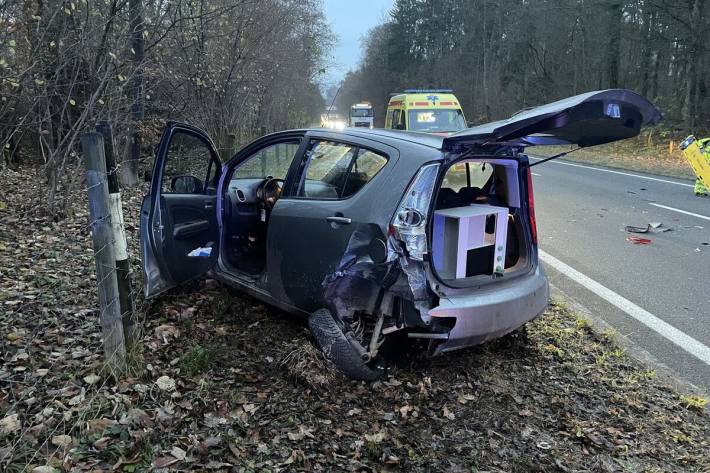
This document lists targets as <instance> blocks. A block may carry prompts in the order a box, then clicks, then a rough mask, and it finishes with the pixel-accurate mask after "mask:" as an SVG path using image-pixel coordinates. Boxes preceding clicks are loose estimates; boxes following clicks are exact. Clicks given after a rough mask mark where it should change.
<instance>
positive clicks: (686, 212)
mask: <svg viewBox="0 0 710 473" xmlns="http://www.w3.org/2000/svg"><path fill="white" fill-rule="evenodd" d="M648 205H653V206H654V207H658V208H661V209H666V210H670V211H671V212H678V213H680V214H685V215H690V216H691V217H696V218H702V219H703V220H710V217H708V216H706V215H701V214H696V213H695V212H690V211H688V210H683V209H677V208H675V207H671V206H669V205H663V204H657V203H655V202H649V203H648Z"/></svg>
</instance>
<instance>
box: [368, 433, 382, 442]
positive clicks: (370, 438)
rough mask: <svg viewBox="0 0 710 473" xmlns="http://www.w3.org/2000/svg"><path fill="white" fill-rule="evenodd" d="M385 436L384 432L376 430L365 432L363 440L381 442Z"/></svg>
mask: <svg viewBox="0 0 710 473" xmlns="http://www.w3.org/2000/svg"><path fill="white" fill-rule="evenodd" d="M386 436H387V434H386V433H385V432H377V433H374V434H371V435H368V434H365V440H367V441H368V442H373V443H382V441H383V440H384V439H385V437H386Z"/></svg>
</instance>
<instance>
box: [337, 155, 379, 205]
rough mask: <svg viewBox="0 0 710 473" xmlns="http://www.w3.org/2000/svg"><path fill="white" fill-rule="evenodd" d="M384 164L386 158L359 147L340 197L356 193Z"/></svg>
mask: <svg viewBox="0 0 710 473" xmlns="http://www.w3.org/2000/svg"><path fill="white" fill-rule="evenodd" d="M385 164H387V158H385V157H384V156H381V155H379V154H377V153H375V152H373V151H370V150H368V149H362V148H361V149H360V150H359V151H358V154H357V158H355V162H354V163H353V165H352V167H351V168H350V172H349V173H348V177H347V179H346V180H345V187H344V188H343V192H342V193H341V197H349V196H351V195H354V194H355V193H357V191H359V190H360V189H362V188H363V187H365V184H367V183H368V182H370V181H371V180H372V178H373V177H375V175H376V174H377V173H378V172H380V170H381V169H382V168H383V167H385Z"/></svg>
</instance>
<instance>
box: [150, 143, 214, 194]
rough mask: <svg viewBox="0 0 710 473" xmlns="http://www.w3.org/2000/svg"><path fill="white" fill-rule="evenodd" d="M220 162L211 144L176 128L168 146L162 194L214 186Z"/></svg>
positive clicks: (193, 191)
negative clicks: (213, 152)
mask: <svg viewBox="0 0 710 473" xmlns="http://www.w3.org/2000/svg"><path fill="white" fill-rule="evenodd" d="M219 167H220V164H219V161H217V159H216V158H215V157H214V155H213V154H212V151H211V146H210V145H209V144H208V143H207V142H205V141H203V140H202V139H200V138H199V137H198V136H196V135H193V134H191V133H187V132H184V131H180V130H177V131H175V133H173V135H172V137H171V138H170V145H169V146H168V152H167V155H166V159H165V164H164V168H163V177H162V181H161V193H163V194H205V193H209V192H213V191H214V190H215V189H216V188H217V182H216V181H217V176H218V170H219Z"/></svg>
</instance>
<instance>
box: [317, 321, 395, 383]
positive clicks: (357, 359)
mask: <svg viewBox="0 0 710 473" xmlns="http://www.w3.org/2000/svg"><path fill="white" fill-rule="evenodd" d="M308 325H309V327H310V328H311V332H312V333H313V336H314V337H315V339H316V344H317V345H318V348H320V349H321V351H322V352H323V353H324V354H325V356H326V357H327V358H328V359H329V360H330V361H332V362H333V364H334V365H335V366H336V367H337V368H338V369H339V370H340V371H342V372H343V373H345V375H346V376H348V377H349V378H352V379H357V380H363V381H374V380H376V379H379V378H381V377H382V376H383V375H384V373H385V369H386V368H385V364H384V361H383V360H382V359H381V358H380V357H377V358H375V359H374V360H372V361H370V362H367V361H365V360H364V359H363V356H362V353H364V352H365V350H364V349H363V348H362V347H361V346H360V347H357V345H355V344H358V342H357V341H356V340H350V339H348V337H346V335H345V333H343V330H342V329H341V328H340V325H338V323H337V322H336V321H335V319H334V318H333V315H332V314H331V313H330V311H329V310H328V309H319V310H317V311H315V312H313V313H312V314H311V316H310V318H309V319H308ZM358 345H359V344H358ZM358 348H360V349H358Z"/></svg>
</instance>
